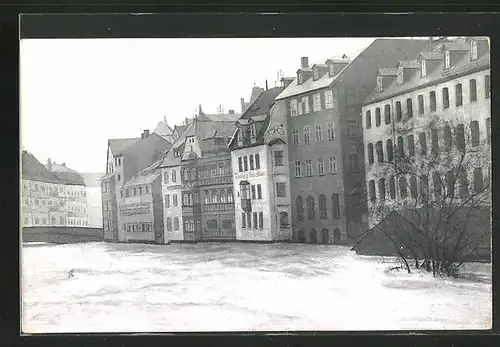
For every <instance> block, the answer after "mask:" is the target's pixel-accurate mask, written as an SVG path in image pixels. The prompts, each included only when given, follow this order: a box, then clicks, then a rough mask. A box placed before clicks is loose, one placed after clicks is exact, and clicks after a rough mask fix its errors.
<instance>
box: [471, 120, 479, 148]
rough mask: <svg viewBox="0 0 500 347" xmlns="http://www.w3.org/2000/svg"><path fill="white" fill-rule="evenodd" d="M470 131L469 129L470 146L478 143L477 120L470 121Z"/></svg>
mask: <svg viewBox="0 0 500 347" xmlns="http://www.w3.org/2000/svg"><path fill="white" fill-rule="evenodd" d="M470 131H471V144H472V146H477V145H479V122H478V121H476V120H475V121H473V122H471V123H470Z"/></svg>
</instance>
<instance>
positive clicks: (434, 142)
mask: <svg viewBox="0 0 500 347" xmlns="http://www.w3.org/2000/svg"><path fill="white" fill-rule="evenodd" d="M438 141H439V139H438V130H437V129H431V144H432V152H433V153H437V152H438V150H439V143H438Z"/></svg>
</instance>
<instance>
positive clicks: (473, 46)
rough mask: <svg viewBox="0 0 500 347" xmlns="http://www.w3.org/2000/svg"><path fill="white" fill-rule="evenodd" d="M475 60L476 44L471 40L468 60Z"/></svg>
mask: <svg viewBox="0 0 500 347" xmlns="http://www.w3.org/2000/svg"><path fill="white" fill-rule="evenodd" d="M476 59H477V42H476V41H474V40H473V41H471V43H470V60H476Z"/></svg>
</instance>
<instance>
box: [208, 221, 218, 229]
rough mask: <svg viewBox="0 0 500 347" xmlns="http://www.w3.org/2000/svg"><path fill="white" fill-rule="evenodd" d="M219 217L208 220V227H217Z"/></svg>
mask: <svg viewBox="0 0 500 347" xmlns="http://www.w3.org/2000/svg"><path fill="white" fill-rule="evenodd" d="M217 228H218V226H217V219H209V220H207V229H217Z"/></svg>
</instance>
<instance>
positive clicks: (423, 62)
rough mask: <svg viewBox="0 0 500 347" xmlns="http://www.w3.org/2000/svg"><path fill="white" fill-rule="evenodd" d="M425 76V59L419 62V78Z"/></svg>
mask: <svg viewBox="0 0 500 347" xmlns="http://www.w3.org/2000/svg"><path fill="white" fill-rule="evenodd" d="M425 76H427V66H426V64H425V59H422V61H421V62H420V77H425Z"/></svg>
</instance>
